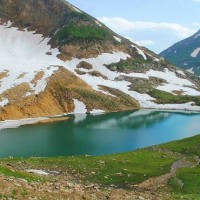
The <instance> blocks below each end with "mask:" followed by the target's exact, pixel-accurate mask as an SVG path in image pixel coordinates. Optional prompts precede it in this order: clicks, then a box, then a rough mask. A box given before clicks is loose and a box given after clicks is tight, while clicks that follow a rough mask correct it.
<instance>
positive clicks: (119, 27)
mask: <svg viewBox="0 0 200 200" xmlns="http://www.w3.org/2000/svg"><path fill="white" fill-rule="evenodd" d="M99 20H100V21H101V22H103V23H104V24H106V25H107V26H108V27H110V28H111V29H113V30H114V31H117V32H120V33H122V34H123V33H126V32H128V31H134V30H154V31H166V30H167V31H171V32H172V33H173V34H175V35H176V36H178V37H180V38H185V37H188V36H190V35H192V34H194V33H195V32H196V29H192V28H188V27H186V26H182V25H180V24H177V23H166V22H159V23H158V22H148V21H129V20H127V19H124V18H120V17H111V18H109V17H102V18H99Z"/></svg>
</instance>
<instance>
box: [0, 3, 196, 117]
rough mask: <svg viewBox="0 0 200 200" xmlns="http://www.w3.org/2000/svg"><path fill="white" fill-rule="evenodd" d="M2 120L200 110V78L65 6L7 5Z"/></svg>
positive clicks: (0, 26) (2, 15)
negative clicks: (153, 110) (138, 111)
mask: <svg viewBox="0 0 200 200" xmlns="http://www.w3.org/2000/svg"><path fill="white" fill-rule="evenodd" d="M0 55H1V56H0V79H1V80H0V81H1V82H0V84H1V87H0V119H1V120H5V119H19V118H30V117H39V116H52V115H60V114H63V113H71V112H75V113H83V112H84V113H85V112H102V111H106V112H108V111H120V110H131V109H138V108H140V107H143V108H168V109H186V108H187V109H195V110H197V109H199V108H200V107H199V106H200V99H199V96H200V81H199V78H198V77H196V76H194V75H192V74H190V73H187V72H184V71H181V70H179V69H177V68H176V67H174V66H173V65H171V64H170V63H168V62H166V61H165V60H164V59H163V58H161V57H159V56H158V55H155V54H154V53H153V52H151V51H149V50H148V49H146V48H144V47H139V46H137V45H136V44H133V43H132V42H130V41H129V40H127V39H125V38H123V37H121V36H119V35H117V34H116V33H114V32H113V31H111V30H110V29H109V28H107V27H106V26H105V25H104V24H102V23H101V22H100V21H98V20H97V19H95V18H93V17H91V16H89V15H88V14H86V13H84V12H83V11H81V10H79V9H78V8H76V7H74V6H72V5H71V4H69V3H67V2H66V1H64V0H9V1H8V0H0Z"/></svg>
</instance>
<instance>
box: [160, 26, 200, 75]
mask: <svg viewBox="0 0 200 200" xmlns="http://www.w3.org/2000/svg"><path fill="white" fill-rule="evenodd" d="M160 56H162V57H164V58H165V59H167V60H169V61H170V62H172V63H173V64H174V65H177V66H180V67H181V68H183V69H185V70H188V71H189V72H191V73H195V74H197V75H198V76H200V30H199V31H198V32H197V33H195V34H194V35H192V36H191V37H189V38H186V39H184V40H182V41H180V42H178V43H176V44H174V45H172V46H171V47H169V48H168V49H166V50H165V51H163V52H161V53H160Z"/></svg>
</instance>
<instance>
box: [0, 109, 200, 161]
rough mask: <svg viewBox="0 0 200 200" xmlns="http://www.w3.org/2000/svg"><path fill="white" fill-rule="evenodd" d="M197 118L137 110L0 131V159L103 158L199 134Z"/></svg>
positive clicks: (199, 120) (187, 114) (86, 116)
mask: <svg viewBox="0 0 200 200" xmlns="http://www.w3.org/2000/svg"><path fill="white" fill-rule="evenodd" d="M199 123H200V114H198V113H190V112H176V111H174V112H169V111H156V110H140V111H128V112H118V113H106V114H98V115H85V114H77V115H70V120H66V121H61V122H55V123H51V124H38V125H25V126H21V127H19V128H15V129H4V130H1V131H0V157H1V158H5V157H9V156H12V157H33V156H36V157H50V156H51V157H53V156H72V155H85V154H88V155H105V154H113V153H119V152H126V151H131V150H135V149H138V148H143V147H147V146H151V145H156V144H161V143H165V142H169V141H173V140H178V139H183V138H186V137H191V136H194V135H197V134H200V124H199Z"/></svg>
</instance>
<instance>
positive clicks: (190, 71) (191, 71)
mask: <svg viewBox="0 0 200 200" xmlns="http://www.w3.org/2000/svg"><path fill="white" fill-rule="evenodd" d="M186 71H187V72H189V73H191V74H194V71H193V68H191V69H187V70H186Z"/></svg>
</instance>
